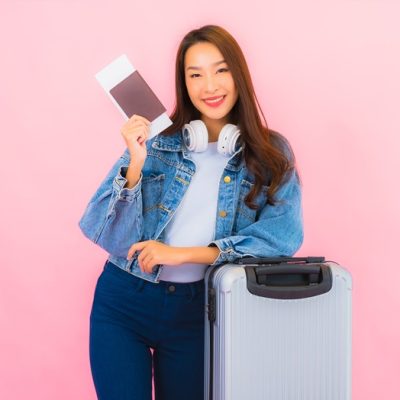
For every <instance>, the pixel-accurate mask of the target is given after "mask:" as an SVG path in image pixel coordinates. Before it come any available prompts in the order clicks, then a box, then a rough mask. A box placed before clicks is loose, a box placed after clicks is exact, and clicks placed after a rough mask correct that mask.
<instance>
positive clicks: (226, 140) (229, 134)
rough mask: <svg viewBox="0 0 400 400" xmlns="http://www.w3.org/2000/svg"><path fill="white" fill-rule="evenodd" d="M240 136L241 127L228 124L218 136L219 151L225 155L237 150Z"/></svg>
mask: <svg viewBox="0 0 400 400" xmlns="http://www.w3.org/2000/svg"><path fill="white" fill-rule="evenodd" d="M239 136H240V129H239V128H238V127H237V126H236V125H233V124H226V125H225V126H224V127H223V128H222V130H221V132H220V134H219V136H218V152H219V153H220V154H223V155H224V156H231V155H232V154H233V153H234V152H235V146H236V142H237V141H238V139H239Z"/></svg>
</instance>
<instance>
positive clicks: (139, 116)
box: [130, 114, 151, 125]
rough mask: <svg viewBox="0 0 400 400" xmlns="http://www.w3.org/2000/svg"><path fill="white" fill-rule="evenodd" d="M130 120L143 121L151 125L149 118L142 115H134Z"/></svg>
mask: <svg viewBox="0 0 400 400" xmlns="http://www.w3.org/2000/svg"><path fill="white" fill-rule="evenodd" d="M130 119H131V120H132V121H142V122H144V123H145V124H146V125H150V123H151V122H150V121H149V120H148V119H147V118H145V117H143V116H142V115H137V114H134V115H132V117H131V118H130Z"/></svg>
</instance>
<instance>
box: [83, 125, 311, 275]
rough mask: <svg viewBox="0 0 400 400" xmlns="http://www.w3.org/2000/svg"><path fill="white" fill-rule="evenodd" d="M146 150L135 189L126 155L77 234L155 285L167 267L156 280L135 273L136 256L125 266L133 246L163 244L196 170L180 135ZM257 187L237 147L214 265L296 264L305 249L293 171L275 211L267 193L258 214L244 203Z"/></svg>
mask: <svg viewBox="0 0 400 400" xmlns="http://www.w3.org/2000/svg"><path fill="white" fill-rule="evenodd" d="M146 146H147V158H146V161H145V163H144V166H143V169H142V172H141V175H140V178H139V182H138V183H137V184H136V186H134V187H133V188H131V189H128V188H124V185H125V183H126V182H127V180H126V178H125V176H126V171H127V168H128V165H129V162H130V153H129V151H128V149H126V150H125V151H124V153H123V154H122V155H121V157H120V158H119V159H118V160H117V161H116V163H115V164H114V165H113V167H112V168H111V170H110V172H109V173H108V175H107V176H106V178H105V179H104V180H103V182H102V183H101V184H100V186H99V187H98V189H97V190H96V192H95V193H94V195H93V196H92V198H91V199H90V201H89V204H88V205H87V207H86V209H85V211H84V214H83V216H82V217H81V219H80V221H79V227H80V229H81V230H82V232H83V233H84V235H85V236H86V237H87V238H89V239H90V240H91V241H92V242H94V243H96V244H97V245H99V246H100V247H102V248H103V249H105V250H106V251H107V252H108V253H109V257H108V260H109V261H111V262H112V263H114V264H116V265H117V266H118V267H120V268H122V269H124V270H126V271H127V272H129V273H131V274H133V275H135V276H138V277H140V278H143V279H146V280H148V281H151V282H156V283H157V282H159V276H160V273H161V268H162V265H159V266H157V267H156V268H154V271H153V273H151V274H147V273H144V272H142V271H141V270H140V268H139V266H138V261H137V254H136V255H135V256H134V257H132V258H131V259H130V260H127V258H126V257H127V253H128V250H129V248H130V247H131V245H132V244H133V243H136V242H140V241H145V240H158V241H161V242H162V241H163V237H164V228H165V227H166V225H167V224H168V222H169V221H170V220H171V218H172V216H173V215H174V213H175V211H176V209H177V207H178V206H179V203H180V201H181V200H182V198H183V196H184V194H185V192H186V190H187V188H188V186H189V185H190V181H191V179H192V177H193V175H194V174H195V170H196V166H195V164H194V162H193V161H192V159H191V156H190V152H189V151H188V150H187V148H186V147H185V145H184V142H183V140H182V133H181V130H179V131H177V132H176V133H174V134H172V135H169V136H162V135H157V136H155V137H153V138H151V139H150V140H148V141H147V142H146ZM227 177H229V178H227ZM224 178H225V179H224ZM253 184H254V177H253V176H252V174H251V173H250V171H248V169H247V168H246V165H245V163H244V158H243V147H242V146H240V145H239V144H237V146H236V149H235V153H234V154H233V155H232V156H231V157H230V158H229V160H228V162H227V165H226V167H225V169H224V172H223V174H222V176H221V180H220V183H219V194H218V206H217V213H218V214H217V219H216V226H215V237H214V240H213V241H212V242H211V243H209V246H217V247H218V248H219V250H220V255H219V256H218V257H217V259H216V260H215V261H214V262H213V264H211V265H219V264H223V263H226V262H233V261H235V260H237V259H239V258H242V257H251V256H253V257H267V256H291V255H293V254H294V253H295V252H296V251H297V250H298V248H299V247H300V246H301V244H302V242H303V218H302V208H301V189H300V182H299V177H298V174H297V172H296V170H293V171H292V172H290V175H289V176H288V177H287V179H286V180H285V182H284V183H283V184H282V185H281V186H280V188H279V189H278V191H277V192H276V194H275V199H276V200H278V202H277V203H276V204H275V205H273V206H272V205H270V204H266V202H267V199H266V196H265V191H266V190H267V188H268V186H267V185H264V186H263V188H262V192H260V193H259V195H258V196H257V197H256V199H255V202H256V204H257V205H259V206H260V207H259V209H258V210H253V209H251V208H249V207H247V206H246V204H245V203H244V198H245V196H246V194H247V193H248V192H249V191H250V189H251V188H252V185H253ZM188 222H189V223H190V221H188ZM194 228H195V227H194Z"/></svg>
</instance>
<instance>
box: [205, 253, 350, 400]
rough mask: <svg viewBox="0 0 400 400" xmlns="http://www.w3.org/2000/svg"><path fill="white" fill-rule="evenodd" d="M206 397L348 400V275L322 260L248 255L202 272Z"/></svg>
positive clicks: (210, 399)
mask: <svg viewBox="0 0 400 400" xmlns="http://www.w3.org/2000/svg"><path fill="white" fill-rule="evenodd" d="M205 282H206V290H207V296H206V298H207V307H206V317H205V318H206V321H205V322H206V324H205V326H206V328H205V379H204V384H205V397H204V398H205V399H206V400H349V399H351V318H352V316H351V315H352V309H351V290H352V279H351V276H350V274H349V272H347V271H346V270H345V269H344V268H343V267H341V266H339V265H337V264H336V263H334V262H325V261H324V258H323V257H308V258H291V257H278V258H267V259H254V258H247V259H242V260H240V264H225V265H222V266H220V267H209V268H208V270H207V272H206V276H205Z"/></svg>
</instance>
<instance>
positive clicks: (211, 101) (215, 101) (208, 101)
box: [204, 96, 224, 103]
mask: <svg viewBox="0 0 400 400" xmlns="http://www.w3.org/2000/svg"><path fill="white" fill-rule="evenodd" d="M223 97H224V96H221V97H219V98H218V99H215V100H204V101H205V102H206V103H218V102H219V101H221V99H222V98H223Z"/></svg>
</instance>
